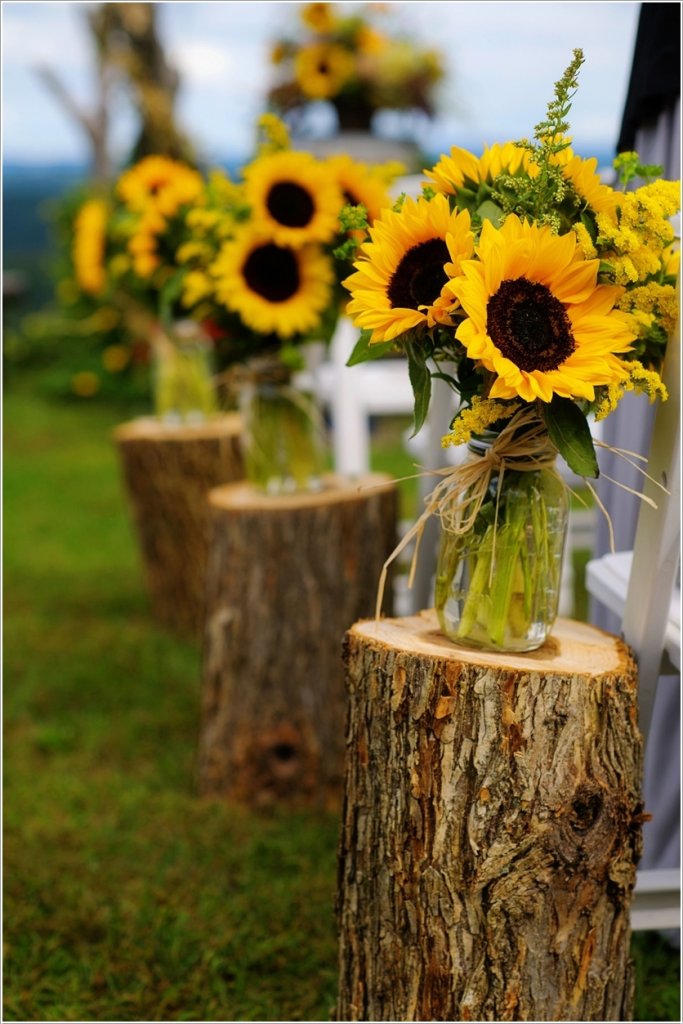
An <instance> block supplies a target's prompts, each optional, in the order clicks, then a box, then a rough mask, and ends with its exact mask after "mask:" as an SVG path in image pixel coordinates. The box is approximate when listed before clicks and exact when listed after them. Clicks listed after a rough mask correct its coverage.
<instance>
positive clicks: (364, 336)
mask: <svg viewBox="0 0 683 1024" xmlns="http://www.w3.org/2000/svg"><path fill="white" fill-rule="evenodd" d="M371 337H372V331H368V330H362V331H361V332H360V337H359V339H358V341H357V342H356V344H355V346H354V349H353V352H352V353H351V355H350V356H349V358H348V359H347V360H346V365H347V366H357V365H358V363H367V361H368V360H369V359H379V358H380V357H381V356H385V355H386V354H387V353H388V352H391V351H392V350H393V349H394V348H395V347H396V346H395V343H394V342H393V341H380V342H377V343H376V344H374V345H371V344H370V338H371Z"/></svg>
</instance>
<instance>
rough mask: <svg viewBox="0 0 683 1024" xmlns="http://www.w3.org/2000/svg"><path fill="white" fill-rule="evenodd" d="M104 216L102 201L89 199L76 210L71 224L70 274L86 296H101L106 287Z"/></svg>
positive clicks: (104, 205)
mask: <svg viewBox="0 0 683 1024" xmlns="http://www.w3.org/2000/svg"><path fill="white" fill-rule="evenodd" d="M107 217H108V208H107V204H106V202H104V200H102V199H89V200H88V201H87V202H85V203H84V204H83V206H82V207H81V209H80V210H79V212H78V215H77V217H76V221H75V224H74V237H73V251H72V256H73V265H74V273H75V275H76V283H77V284H78V286H79V288H80V289H81V290H82V291H83V292H85V293H86V295H101V294H102V292H103V291H104V287H105V284H106V270H105V264H104V257H105V246H106V231H107Z"/></svg>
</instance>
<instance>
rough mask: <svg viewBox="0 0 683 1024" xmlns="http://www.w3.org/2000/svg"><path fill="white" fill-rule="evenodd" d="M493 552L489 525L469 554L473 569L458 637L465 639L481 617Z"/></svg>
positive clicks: (491, 533) (491, 532)
mask: <svg viewBox="0 0 683 1024" xmlns="http://www.w3.org/2000/svg"><path fill="white" fill-rule="evenodd" d="M492 553H493V527H492V526H489V527H488V528H487V530H486V533H485V534H484V536H483V537H482V539H481V543H480V544H479V545H478V549H477V554H476V555H474V554H473V555H471V556H470V557H471V558H472V559H475V565H474V569H473V571H472V574H471V577H470V584H469V587H468V590H467V597H466V598H465V605H464V607H463V610H462V616H461V618H460V624H459V625H458V637H460V638H461V639H466V638H467V637H468V636H469V635H470V633H471V632H472V629H473V627H474V624H475V623H476V621H477V618H478V617H479V618H481V617H482V616H481V615H480V612H481V611H482V608H481V607H480V606H481V604H482V603H483V602H484V600H485V594H486V590H487V588H488V580H489V572H490V568H491V555H492Z"/></svg>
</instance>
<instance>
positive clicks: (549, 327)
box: [486, 277, 576, 373]
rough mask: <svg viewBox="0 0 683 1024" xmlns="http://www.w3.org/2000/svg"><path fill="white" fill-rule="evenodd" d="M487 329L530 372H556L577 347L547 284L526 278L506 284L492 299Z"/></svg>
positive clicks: (562, 310)
mask: <svg viewBox="0 0 683 1024" xmlns="http://www.w3.org/2000/svg"><path fill="white" fill-rule="evenodd" d="M486 330H487V332H488V335H489V337H490V338H491V340H492V341H493V343H494V345H495V346H496V348H498V349H500V351H501V352H502V353H503V355H504V356H506V358H507V359H509V360H510V361H511V362H513V363H514V364H515V366H518V367H519V369H520V370H525V371H526V372H527V373H530V372H531V371H532V370H542V371H543V372H547V371H548V370H556V369H557V368H558V366H560V365H561V364H562V363H563V362H564V361H565V359H567V358H568V357H569V356H570V355H571V354H572V352H573V351H574V349H575V348H576V342H575V341H574V336H573V335H572V330H571V322H570V320H569V317H568V316H567V313H566V311H565V308H564V306H563V305H562V303H561V302H560V300H559V299H556V298H555V296H554V295H553V293H552V292H551V291H550V289H549V288H546V286H545V285H544V284H534V283H533V282H532V281H528V280H527V279H526V278H525V277H517V278H515V279H514V280H511V281H503V283H502V284H501V286H500V288H499V289H498V291H497V292H496V294H495V295H492V296H491V298H490V299H489V301H488V305H487V307H486Z"/></svg>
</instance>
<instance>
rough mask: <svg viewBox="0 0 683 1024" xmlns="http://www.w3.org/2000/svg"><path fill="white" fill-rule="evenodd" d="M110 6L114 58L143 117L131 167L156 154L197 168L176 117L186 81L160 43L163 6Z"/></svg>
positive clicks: (122, 4) (191, 150) (136, 4)
mask: <svg viewBox="0 0 683 1024" xmlns="http://www.w3.org/2000/svg"><path fill="white" fill-rule="evenodd" d="M104 6H105V7H106V8H107V9H108V11H109V15H110V17H111V19H112V31H111V42H110V45H111V47H112V57H113V60H114V62H115V63H116V64H117V66H118V67H119V69H120V70H121V71H122V72H123V74H124V76H125V77H126V78H127V80H128V83H129V86H130V88H131V91H132V93H133V100H134V103H135V105H136V107H137V110H138V113H139V115H140V129H139V132H138V137H137V139H136V141H135V144H134V146H133V149H132V152H131V155H130V162H135V161H137V160H140V159H142V157H145V156H149V155H150V154H152V153H156V154H162V155H163V156H169V157H172V158H174V159H176V160H187V161H189V162H192V161H193V159H194V156H193V149H192V146H191V144H190V142H189V140H188V139H187V138H186V136H185V135H184V134H183V132H182V131H181V130H180V128H179V127H178V125H177V123H176V117H175V101H176V95H177V92H178V87H179V85H180V75H179V74H178V72H177V71H176V70H175V68H173V67H172V66H171V65H170V64H169V62H168V60H167V59H166V54H165V52H164V47H163V44H162V43H161V40H160V38H159V32H158V25H157V17H156V7H157V5H156V4H153V3H109V4H105V5H104Z"/></svg>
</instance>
